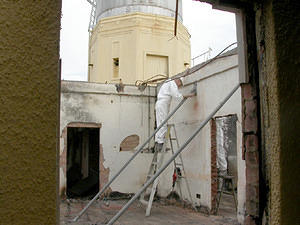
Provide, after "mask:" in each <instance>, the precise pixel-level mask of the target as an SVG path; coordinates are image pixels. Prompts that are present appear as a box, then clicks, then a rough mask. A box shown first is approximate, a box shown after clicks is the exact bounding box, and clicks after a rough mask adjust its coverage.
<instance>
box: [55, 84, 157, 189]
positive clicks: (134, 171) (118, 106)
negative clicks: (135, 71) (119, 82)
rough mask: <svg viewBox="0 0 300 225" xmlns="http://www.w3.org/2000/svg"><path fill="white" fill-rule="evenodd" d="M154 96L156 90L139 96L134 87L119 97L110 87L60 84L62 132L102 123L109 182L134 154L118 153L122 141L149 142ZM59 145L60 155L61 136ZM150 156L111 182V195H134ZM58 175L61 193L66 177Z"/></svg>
mask: <svg viewBox="0 0 300 225" xmlns="http://www.w3.org/2000/svg"><path fill="white" fill-rule="evenodd" d="M155 96H156V90H155V88H153V87H152V88H146V89H145V90H144V91H143V92H141V91H139V90H138V89H137V87H135V86H125V89H124V92H123V93H118V92H117V91H116V88H115V86H114V85H112V84H97V83H87V82H71V81H63V82H62V90H61V120H60V129H61V132H62V130H63V129H64V128H65V127H66V126H67V125H68V124H69V123H71V122H82V123H84V122H89V123H91V122H93V123H101V124H102V127H101V129H100V144H101V145H102V146H103V154H104V167H105V168H109V170H110V172H109V178H112V176H113V175H114V174H116V172H117V171H118V170H119V169H120V168H121V167H122V166H123V165H124V164H125V162H126V161H127V160H128V159H129V158H130V157H131V156H132V155H133V151H126V152H120V151H119V149H120V143H121V142H122V141H123V139H124V138H126V137H127V136H129V135H133V134H136V135H138V136H139V137H140V145H141V144H143V143H144V141H145V140H146V139H147V138H148V136H149V132H151V133H152V132H153V129H154V128H153V127H154V119H155V117H154V104H155ZM149 113H150V114H149ZM149 117H150V120H148V118H149ZM60 142H61V153H62V149H63V147H64V143H63V142H64V139H63V137H62V136H61V139H60ZM140 145H139V146H140ZM139 146H138V147H139ZM152 146H153V144H152ZM151 156H152V154H149V153H142V154H139V155H138V156H137V157H136V158H135V160H134V161H133V162H132V163H131V164H130V165H129V166H128V168H127V169H126V170H125V171H124V172H123V173H122V174H121V176H119V178H117V179H116V180H115V182H113V184H112V185H111V188H112V191H119V192H123V193H134V192H136V191H137V190H138V189H139V188H140V187H141V186H142V184H143V183H144V181H145V179H146V175H147V172H148V168H149V166H150V162H151V159H152V157H151ZM60 171H61V172H60V173H61V179H60V180H61V183H60V189H61V190H62V189H63V187H64V186H65V183H66V175H65V174H63V170H62V169H61V170H60ZM100 176H101V173H100Z"/></svg>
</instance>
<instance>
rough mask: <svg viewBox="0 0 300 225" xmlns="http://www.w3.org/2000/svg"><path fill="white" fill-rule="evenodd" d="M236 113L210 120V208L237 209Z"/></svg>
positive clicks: (216, 210) (217, 209) (226, 210)
mask: <svg viewBox="0 0 300 225" xmlns="http://www.w3.org/2000/svg"><path fill="white" fill-rule="evenodd" d="M236 121H237V116H236V115H227V116H220V117H215V118H214V119H213V120H212V124H211V129H212V136H211V138H212V157H211V166H212V171H214V173H213V172H212V200H213V202H212V206H213V207H212V208H213V211H214V212H215V213H218V212H219V210H221V211H224V212H225V213H228V212H230V211H232V212H235V211H237V190H238V189H237V183H238V182H237V179H238V169H237V168H238V166H237V128H236Z"/></svg>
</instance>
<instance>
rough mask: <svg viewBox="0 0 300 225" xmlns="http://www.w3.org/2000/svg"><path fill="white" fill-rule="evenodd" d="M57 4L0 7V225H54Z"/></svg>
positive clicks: (25, 1)
mask: <svg viewBox="0 0 300 225" xmlns="http://www.w3.org/2000/svg"><path fill="white" fill-rule="evenodd" d="M60 14H61V1H60V0H57V1H49V0H45V1H30V0H21V1H1V3H0V74H1V76H0V92H1V97H0V103H1V107H0V121H1V126H0V142H1V148H0V149H1V150H0V151H1V154H0V177H1V179H0V218H1V222H0V223H1V224H33V225H35V224H56V223H57V219H56V218H58V206H57V195H56V193H57V192H56V180H57V176H56V151H55V149H56V132H57V126H58V116H57V113H58V96H59V95H58V60H59V52H58V50H59V30H60Z"/></svg>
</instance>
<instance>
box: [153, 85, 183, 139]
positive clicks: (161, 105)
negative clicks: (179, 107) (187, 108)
mask: <svg viewBox="0 0 300 225" xmlns="http://www.w3.org/2000/svg"><path fill="white" fill-rule="evenodd" d="M172 97H174V98H177V99H180V100H182V99H183V96H182V94H181V93H180V92H179V91H178V87H177V85H176V83H175V81H174V80H172V81H169V82H166V83H164V84H163V85H162V86H161V88H160V90H159V92H158V95H157V101H156V104H155V110H156V125H157V127H159V126H160V125H161V123H162V122H163V121H164V120H165V119H166V118H167V117H168V114H169V110H170V104H171V100H172ZM166 132H167V123H166V124H165V125H164V126H162V127H161V128H160V129H159V131H158V132H157V133H156V134H155V142H157V143H159V144H161V143H164V139H165V134H166Z"/></svg>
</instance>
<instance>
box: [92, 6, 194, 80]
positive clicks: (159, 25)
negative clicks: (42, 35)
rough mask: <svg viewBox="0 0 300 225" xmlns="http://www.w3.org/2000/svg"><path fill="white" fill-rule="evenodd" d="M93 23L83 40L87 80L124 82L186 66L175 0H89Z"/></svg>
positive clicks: (186, 46)
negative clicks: (92, 1) (86, 39)
mask: <svg viewBox="0 0 300 225" xmlns="http://www.w3.org/2000/svg"><path fill="white" fill-rule="evenodd" d="M95 2H96V5H94V7H95V11H94V18H95V21H96V25H95V26H94V28H93V29H92V31H91V36H90V41H89V73H88V80H89V81H90V82H100V83H114V82H119V81H120V79H121V80H122V82H123V83H125V84H134V83H135V82H136V81H137V80H146V79H149V78H151V77H154V76H157V75H159V76H166V77H170V76H172V75H175V74H177V73H179V72H182V71H183V70H185V69H186V68H187V67H188V66H189V64H190V58H191V55H190V34H189V33H188V31H187V29H186V28H185V27H184V26H183V25H182V1H181V0H179V10H178V25H177V36H176V37H174V23H175V11H176V0H95Z"/></svg>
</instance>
